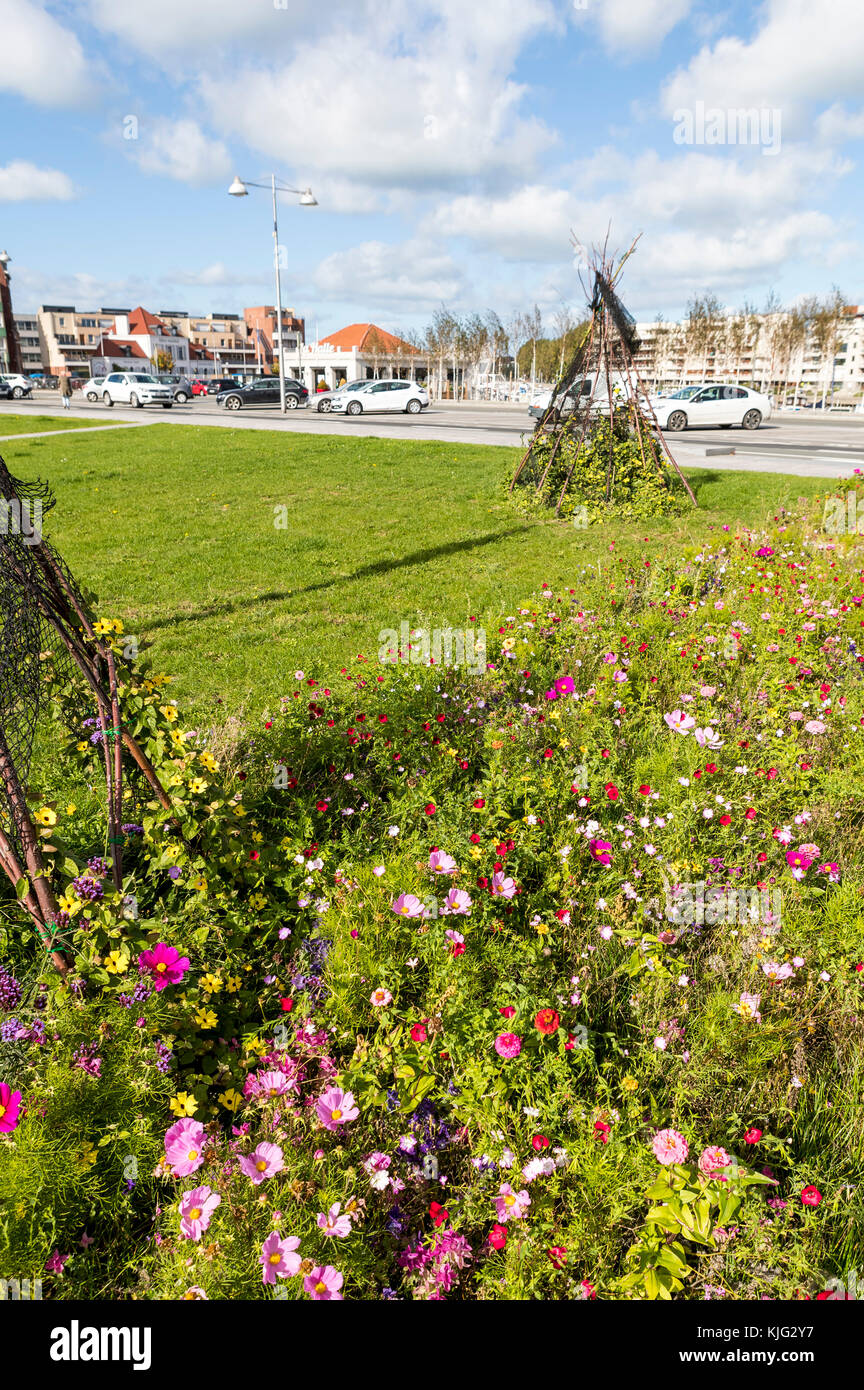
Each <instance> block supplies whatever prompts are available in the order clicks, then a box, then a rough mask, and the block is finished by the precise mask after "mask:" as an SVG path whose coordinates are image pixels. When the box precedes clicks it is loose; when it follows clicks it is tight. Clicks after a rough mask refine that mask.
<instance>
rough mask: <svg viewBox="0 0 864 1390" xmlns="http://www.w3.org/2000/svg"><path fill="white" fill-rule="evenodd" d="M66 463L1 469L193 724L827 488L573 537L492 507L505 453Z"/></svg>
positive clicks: (754, 479) (34, 459)
mask: <svg viewBox="0 0 864 1390" xmlns="http://www.w3.org/2000/svg"><path fill="white" fill-rule="evenodd" d="M10 418H14V417H10ZM43 418H44V417H43ZM38 419H39V417H30V418H29V419H28V420H27V424H28V425H32V424H33V423H34V421H36V420H38ZM60 423H61V422H60V421H53V420H52V421H51V424H52V425H54V424H57V425H59V424H60ZM62 423H63V424H68V425H71V426H74V425H75V423H76V422H75V421H63V422H62ZM64 450H65V446H64V444H63V442H62V441H60V440H56V439H54V440H51V439H44V440H22V441H21V442H20V444H16V443H10V444H6V445H5V446H4V448H3V454H4V456H5V458H6V461H7V463H8V464H9V467H10V468H11V470H12V472H13V473H16V474H17V475H18V476H20V477H23V478H28V477H35V476H40V477H43V478H46V479H48V480H49V481H50V482H51V484H52V486H53V487H54V489H55V491H56V493H57V499H58V504H57V508H56V510H55V511H54V512H53V513H52V514H51V515H50V517H49V518H48V520H47V524H46V531H47V534H48V536H49V538H50V539H51V540H52V542H53V543H54V544H55V545H56V546H57V547H58V549H59V550H60V553H61V554H62V555H63V556H64V558H65V559H66V560H67V562H68V563H69V564H70V565H71V567H72V569H73V571H74V572H75V574H76V575H77V576H78V578H79V580H80V582H81V583H83V584H84V585H86V586H87V587H89V588H90V589H92V590H93V591H95V592H96V593H97V594H98V595H99V598H100V607H101V611H102V612H103V613H105V614H109V615H111V616H115V617H120V618H122V619H123V621H124V623H125V625H126V630H127V631H128V632H131V633H135V634H137V635H138V636H139V638H140V639H143V640H146V641H152V643H153V656H154V660H155V663H156V665H157V666H158V667H159V668H160V669H162V670H164V671H168V672H174V673H177V674H178V676H179V678H180V679H179V681H178V682H177V685H176V686H175V688H174V693H175V694H176V696H177V697H178V698H180V699H182V700H183V701H184V702H185V703H186V704H187V705H188V704H190V703H191V704H193V705H196V706H197V708H198V709H199V710H200V711H201V712H204V711H206V710H208V709H212V708H213V703H214V701H215V700H217V699H220V700H221V701H222V702H223V710H224V713H226V714H228V713H231V714H234V713H237V712H239V711H240V709H241V708H243V709H245V710H246V711H247V712H258V711H260V709H261V708H262V706H264V705H266V704H268V703H269V702H271V701H274V700H276V699H277V698H278V696H279V695H280V694H282V693H283V692H284V691H285V690H286V689H287V688H288V685H289V682H291V683H293V672H294V670H295V668H297V667H303V668H304V669H307V670H310V671H314V672H315V674H316V675H322V676H326V675H332V673H333V672H334V671H338V669H339V667H340V666H342V665H347V664H349V663H351V662H356V658H357V655H358V653H361V652H362V653H364V654H365V655H366V656H367V657H369V658H370V659H372V660H374V658H375V655H376V653H377V649H378V646H379V641H378V633H379V632H380V631H381V630H382V629H385V628H394V629H398V628H399V625H400V623H401V622H402V621H403V620H404V621H407V622H409V623H410V624H411V625H412V626H415V627H420V626H423V627H427V628H432V627H443V626H447V625H454V626H455V625H459V626H461V625H462V624H463V623H464V622H465V621H466V620H467V619H468V618H469V617H470V616H475V617H476V618H477V622H478V626H482V625H483V624H487V625H491V624H495V625H497V621H498V620H499V619H500V618H501V617H502V616H505V615H507V614H508V613H512V612H513V611H514V608H515V606H516V605H517V604H518V603H519V601H520V600H522V599H524V598H525V597H526V596H527V595H528V594H529V593H531V592H532V591H534V590H535V589H537V588H539V586H540V585H541V583H542V582H543V581H547V582H548V583H550V584H553V585H558V584H561V583H562V582H563V583H568V584H569V585H571V586H574V587H575V586H577V585H578V583H579V578H580V574H581V573H582V572H583V571H584V570H585V569H586V568H587V567H594V568H595V569H596V567H597V566H598V564H599V565H600V566H601V567H602V566H603V565H607V566H612V567H614V566H615V564H616V561H617V558H618V557H622V556H628V555H633V554H634V553H636V552H640V551H642V550H644V551H645V553H646V555H649V554H654V555H659V554H661V553H663V552H665V551H666V550H668V547H669V544H670V541H671V540H673V538H674V540H675V541H676V542H677V543H679V544H681V545H687V544H690V543H693V544H699V543H701V541H702V540H703V538H705V537H706V535H707V534H709V528H712V527H713V528H717V527H718V526H722V525H723V524H727V525H731V526H732V528H733V531H734V529H735V526H736V525H737V524H738V523H740V522H744V523H749V524H758V523H760V522H761V521H762V520H763V519H764V518H765V517H766V516H768V515H769V514H773V513H775V512H776V511H777V510H778V508H779V507H781V506H783V505H789V504H794V503H795V501H796V499H797V498H798V497H799V496H807V497H812V496H815V495H817V494H818V493H820V492H822V491H825V489H826V484H825V482H824V481H823V480H820V479H805V478H797V477H783V476H781V475H776V474H757V473H741V472H728V471H725V470H724V471H723V472H720V471H719V470H714V469H711V468H706V469H698V470H691V471H689V473H688V477H689V478H690V481H691V484H692V486H693V488H694V491H696V493H697V496H698V499H699V503H700V510H699V511H698V512H693V513H692V514H688V515H685V516H684V517H681V518H676V519H673V520H667V521H659V520H658V521H652V522H639V523H635V525H623V524H620V523H619V524H616V525H609V526H604V527H594V528H591V529H589V530H587V531H580V530H577V529H575V528H573V527H571V526H566V525H564V524H563V523H559V522H548V521H546V522H544V521H537V520H533V519H526V518H524V517H522V516H520V515H519V514H518V513H517V512H516V511H515V510H513V509H511V507H510V506H509V505H508V503H507V502H505V500H504V499H503V497H502V495H501V493H500V492H499V491H498V487H497V485H498V481H499V478H500V477H501V475H502V473H503V472H505V471H506V470H507V469H508V467H509V466H510V464H511V460H513V459H515V458H516V456H517V451H516V450H512V449H509V448H500V447H490V446H485V445H482V446H481V445H462V444H443V443H414V442H404V441H391V440H378V439H362V440H356V441H355V440H342V439H333V438H322V437H320V436H313V435H302V434H290V435H289V434H285V435H280V434H277V433H273V432H265V431H261V432H258V431H251V430H238V431H236V432H235V431H233V430H231V431H229V430H224V429H207V428H201V427H194V426H190V427H189V428H188V429H186V428H180V427H177V426H153V427H151V428H149V429H147V430H129V431H121V432H114V431H112V432H111V433H110V434H109V435H106V436H104V437H103V438H101V439H100V438H99V437H98V436H96V435H91V436H90V437H89V439H88V440H87V441H86V443H85V442H82V443H80V444H78V445H76V446H75V448H74V450H71V451H70V452H69V453H68V454H67V453H66V452H65V451H64ZM280 506H284V507H286V508H287V526H286V528H285V529H277V527H276V525H275V521H276V519H277V517H276V513H275V510H274V509H276V508H278V507H280Z"/></svg>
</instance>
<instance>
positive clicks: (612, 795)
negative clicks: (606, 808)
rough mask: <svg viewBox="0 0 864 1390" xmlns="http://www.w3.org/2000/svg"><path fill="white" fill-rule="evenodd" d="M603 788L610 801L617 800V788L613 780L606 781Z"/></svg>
mask: <svg viewBox="0 0 864 1390" xmlns="http://www.w3.org/2000/svg"><path fill="white" fill-rule="evenodd" d="M604 790H605V792H606V795H607V796H608V798H609V800H610V801H617V800H618V788H617V787H616V785H615V783H614V782H607V783H606V786H605V789H604Z"/></svg>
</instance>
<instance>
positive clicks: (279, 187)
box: [228, 174, 318, 415]
mask: <svg viewBox="0 0 864 1390" xmlns="http://www.w3.org/2000/svg"><path fill="white" fill-rule="evenodd" d="M250 188H269V189H270V191H271V193H272V195H273V253H274V261H275V264H276V325H277V330H278V333H279V409H280V410H281V412H282V414H283V415H284V414H285V413H286V406H285V344H284V341H283V334H282V280H281V277H280V275H279V224H278V222H277V219H276V194H277V192H278V193H296V194H297V196H298V198H299V200H300V206H301V207H302V208H317V206H318V199H317V198H314V197H313V196H312V190H311V188H289V187H288V185H287V184H285V183H279V182H278V181H277V178H276V175H275V174H271V175H270V183H269V184H266V183H254V182H253V181H252V179H241V177H240V175H239V174H235V175H234V182H233V183H232V184H231V187H230V188H229V189H228V192H229V193H230V194H231V196H232V198H245V197H247V195H248V193H249V189H250Z"/></svg>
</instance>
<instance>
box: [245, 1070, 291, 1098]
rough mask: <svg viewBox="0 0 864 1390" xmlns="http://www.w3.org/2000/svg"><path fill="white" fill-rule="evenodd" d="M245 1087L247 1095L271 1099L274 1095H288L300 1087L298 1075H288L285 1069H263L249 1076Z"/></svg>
mask: <svg viewBox="0 0 864 1390" xmlns="http://www.w3.org/2000/svg"><path fill="white" fill-rule="evenodd" d="M243 1089H244V1093H245V1094H246V1095H250V1096H261V1097H262V1098H263V1099H270V1098H272V1097H273V1096H284V1095H287V1094H288V1092H289V1091H296V1090H298V1089H299V1087H298V1085H297V1080H296V1077H293V1076H286V1075H285V1073H284V1071H262V1072H258V1074H257V1075H252V1076H249V1077H247V1079H246V1085H245V1086H244V1088H243Z"/></svg>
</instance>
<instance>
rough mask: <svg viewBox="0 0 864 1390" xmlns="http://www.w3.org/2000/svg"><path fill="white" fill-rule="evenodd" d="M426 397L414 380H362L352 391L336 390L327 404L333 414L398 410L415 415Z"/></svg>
mask: <svg viewBox="0 0 864 1390" xmlns="http://www.w3.org/2000/svg"><path fill="white" fill-rule="evenodd" d="M428 404H429V396H428V395H427V393H426V391H424V389H423V387H422V386H418V385H417V383H416V381H366V382H364V383H363V385H362V386H359V387H358V388H357V390H356V391H336V392H335V393H334V395H333V399H332V400H331V402H330V411H331V414H333V415H363V414H364V413H365V412H367V411H378V410H401V411H405V412H407V413H408V414H409V415H419V414H420V411H421V410H425V408H426V406H427V405H428Z"/></svg>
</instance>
